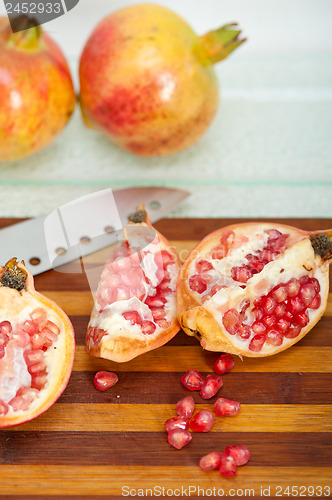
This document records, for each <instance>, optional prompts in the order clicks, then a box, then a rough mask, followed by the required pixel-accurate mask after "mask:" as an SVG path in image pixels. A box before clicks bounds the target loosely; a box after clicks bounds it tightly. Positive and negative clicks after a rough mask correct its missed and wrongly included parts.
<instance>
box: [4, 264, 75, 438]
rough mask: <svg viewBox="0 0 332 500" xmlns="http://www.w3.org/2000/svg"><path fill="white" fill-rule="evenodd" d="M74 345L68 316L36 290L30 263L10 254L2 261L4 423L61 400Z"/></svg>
mask: <svg viewBox="0 0 332 500" xmlns="http://www.w3.org/2000/svg"><path fill="white" fill-rule="evenodd" d="M74 350H75V341H74V330H73V327H72V324H71V322H70V320H69V318H68V317H67V316H66V314H65V313H64V312H63V311H62V310H61V309H60V308H59V307H58V306H57V305H56V304H55V303H54V302H52V301H51V300H50V299H48V298H46V297H44V296H43V295H41V294H39V293H38V292H36V290H35V289H34V285H33V277H32V275H31V273H30V272H29V271H28V270H27V269H26V268H25V266H24V265H23V264H22V263H19V262H17V261H16V259H11V260H10V261H9V262H7V264H6V265H5V266H3V267H0V429H1V428H5V427H10V426H13V425H17V424H21V423H23V422H27V421H28V420H31V419H33V418H35V417H38V415H40V414H41V413H43V412H44V411H46V410H47V409H48V408H49V407H50V406H51V405H52V404H53V403H54V402H55V401H56V400H57V398H58V397H59V396H60V395H61V393H62V391H63V390H64V389H65V387H66V385H67V382H68V379H69V377H70V374H71V369H72V365H73V360H74Z"/></svg>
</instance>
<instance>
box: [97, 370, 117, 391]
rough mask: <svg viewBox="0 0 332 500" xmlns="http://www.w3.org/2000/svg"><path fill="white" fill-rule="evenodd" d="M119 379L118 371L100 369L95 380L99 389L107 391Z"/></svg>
mask: <svg viewBox="0 0 332 500" xmlns="http://www.w3.org/2000/svg"><path fill="white" fill-rule="evenodd" d="M118 380H119V379H118V376H117V374H116V373H113V372H106V371H100V372H97V373H96V375H95V377H94V379H93V382H94V384H95V388H96V389H98V391H106V390H107V389H109V388H110V387H113V385H115V384H116V383H117V381H118Z"/></svg>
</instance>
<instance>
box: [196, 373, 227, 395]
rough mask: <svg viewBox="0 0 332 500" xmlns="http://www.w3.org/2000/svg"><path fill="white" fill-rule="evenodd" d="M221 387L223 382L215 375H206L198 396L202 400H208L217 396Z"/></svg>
mask: <svg viewBox="0 0 332 500" xmlns="http://www.w3.org/2000/svg"><path fill="white" fill-rule="evenodd" d="M222 385H223V381H222V378H221V377H218V376H217V375H207V376H206V379H205V380H204V383H203V385H202V388H201V390H200V395H201V396H202V398H203V399H210V398H212V397H213V396H215V395H216V394H217V392H218V391H219V389H220V387H222Z"/></svg>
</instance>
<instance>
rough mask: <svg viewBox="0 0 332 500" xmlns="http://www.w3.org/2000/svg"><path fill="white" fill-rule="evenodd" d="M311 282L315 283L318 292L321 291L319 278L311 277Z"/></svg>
mask: <svg viewBox="0 0 332 500" xmlns="http://www.w3.org/2000/svg"><path fill="white" fill-rule="evenodd" d="M309 283H313V285H314V287H315V289H316V292H320V284H319V281H318V279H316V278H310V279H309Z"/></svg>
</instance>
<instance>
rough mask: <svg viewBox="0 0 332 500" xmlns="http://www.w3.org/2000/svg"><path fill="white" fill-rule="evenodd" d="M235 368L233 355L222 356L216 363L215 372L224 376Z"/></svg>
mask: <svg viewBox="0 0 332 500" xmlns="http://www.w3.org/2000/svg"><path fill="white" fill-rule="evenodd" d="M233 368H234V358H233V356H232V355H231V354H222V355H221V356H220V357H219V358H218V359H217V360H216V362H215V363H214V365H213V370H214V371H215V372H216V373H218V375H223V374H224V373H227V372H229V371H230V370H232V369H233Z"/></svg>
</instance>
